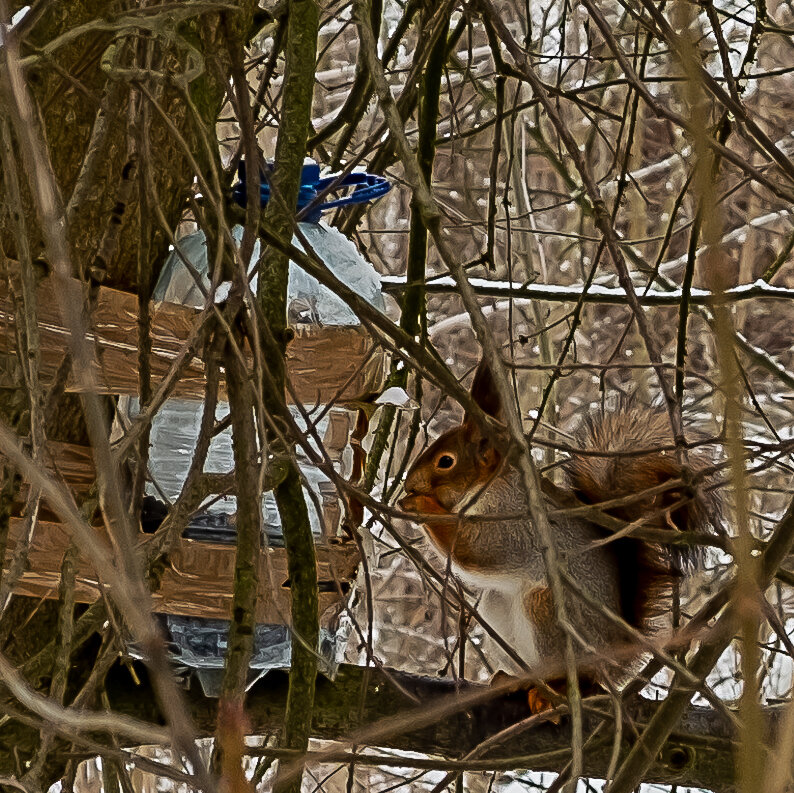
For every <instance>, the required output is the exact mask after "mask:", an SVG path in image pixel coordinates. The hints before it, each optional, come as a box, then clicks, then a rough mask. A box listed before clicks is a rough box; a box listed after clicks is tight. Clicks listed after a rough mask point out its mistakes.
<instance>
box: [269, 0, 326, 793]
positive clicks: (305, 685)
mask: <svg viewBox="0 0 794 793" xmlns="http://www.w3.org/2000/svg"><path fill="white" fill-rule="evenodd" d="M288 14H289V18H288V21H287V37H286V43H285V67H284V88H283V100H282V111H281V124H280V126H279V133H278V140H277V143H276V156H275V170H274V172H273V178H272V183H271V187H272V199H271V201H270V202H269V204H268V207H267V210H266V211H265V214H264V220H263V224H264V225H265V226H266V227H267V229H268V230H269V231H271V232H272V233H273V234H274V235H275V236H276V237H277V238H279V239H280V240H282V241H283V242H285V243H288V242H289V241H290V239H291V238H292V228H293V223H294V216H295V206H296V204H297V199H298V190H299V188H300V175H301V169H302V167H303V158H304V155H305V153H306V141H307V138H308V134H309V121H310V118H311V109H312V96H313V92H314V79H315V78H314V67H315V58H316V52H317V34H318V30H319V9H318V8H317V4H316V3H315V0H291V2H290V4H289V9H288ZM288 275H289V258H288V256H286V255H285V254H283V253H280V252H278V251H277V250H275V249H273V248H272V247H271V248H268V249H267V250H266V251H265V253H264V254H263V257H262V260H261V261H260V267H259V285H258V293H257V301H258V304H259V307H260V309H261V312H262V316H263V317H264V321H265V323H266V328H265V333H264V334H263V336H264V339H263V344H264V347H265V349H266V350H267V351H268V355H267V362H268V365H269V368H270V372H269V373H266V376H265V377H264V378H263V388H264V399H265V408H266V410H267V411H268V412H269V413H270V414H271V415H272V416H278V415H279V414H282V413H283V412H284V411H285V410H286V406H285V404H284V387H285V383H286V369H285V363H284V355H285V352H286V346H287V341H288V328H287V278H288ZM267 375H269V376H267ZM274 495H275V498H276V505H277V506H278V511H279V515H280V516H281V526H282V530H283V532H284V544H285V546H286V549H287V568H288V572H289V577H290V588H291V593H292V606H291V617H292V629H293V633H294V636H293V640H292V661H291V668H290V678H289V691H288V694H287V712H286V716H285V723H284V735H283V745H284V746H285V747H287V748H290V749H300V750H305V749H306V747H307V746H308V742H309V730H310V728H311V717H312V708H313V705H314V689H315V678H316V675H317V667H316V654H315V653H316V648H317V642H318V638H319V625H318V594H317V560H316V557H315V550H314V538H313V536H312V531H311V526H310V524H309V513H308V510H307V508H306V502H305V500H304V497H303V491H302V488H301V480H300V472H299V471H298V466H297V463H296V462H295V461H294V459H292V460H291V461H290V462H289V464H288V466H287V473H286V476H285V478H284V480H283V481H282V482H281V483H280V484H279V485H278V486H277V487H276V488H275V490H274ZM300 786H301V779H300V775H295V776H293V777H292V778H287V777H286V776H285V775H283V774H279V776H278V777H277V779H276V783H275V789H276V790H277V791H281V793H284V792H285V791H295V792H296V793H297V791H299V790H300Z"/></svg>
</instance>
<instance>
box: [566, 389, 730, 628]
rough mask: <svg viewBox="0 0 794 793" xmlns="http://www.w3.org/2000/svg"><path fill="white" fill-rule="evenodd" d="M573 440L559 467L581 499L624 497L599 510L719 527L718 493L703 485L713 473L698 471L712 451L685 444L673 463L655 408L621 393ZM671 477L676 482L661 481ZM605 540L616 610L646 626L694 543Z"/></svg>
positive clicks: (646, 522)
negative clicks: (614, 571)
mask: <svg viewBox="0 0 794 793" xmlns="http://www.w3.org/2000/svg"><path fill="white" fill-rule="evenodd" d="M576 441H577V444H576V445H577V448H578V449H579V450H580V452H574V453H573V454H572V455H571V458H570V460H569V461H568V463H567V464H566V471H567V476H568V482H569V485H570V487H571V489H572V490H573V492H574V493H575V494H576V495H577V496H578V497H579V499H580V500H581V501H583V502H585V503H587V504H598V503H601V502H604V501H615V500H618V499H620V500H622V501H623V502H624V503H622V504H621V505H619V506H614V507H610V508H608V509H607V510H606V511H607V512H608V513H609V514H611V515H614V516H615V517H618V518H621V519H622V520H625V521H627V522H633V521H639V520H642V521H643V524H642V525H643V526H645V527H649V528H664V529H678V530H679V531H697V532H709V533H721V531H722V509H721V499H720V497H719V495H718V494H717V492H716V491H715V490H714V489H713V488H711V487H709V485H711V484H713V477H709V476H706V475H705V473H704V472H705V471H706V469H708V468H710V467H711V466H712V465H713V458H712V455H711V453H710V452H709V451H708V450H707V449H705V448H703V447H698V448H696V449H690V450H687V453H686V462H685V463H680V462H679V461H678V457H677V455H676V451H675V448H674V443H673V435H672V431H671V429H670V421H669V418H668V416H667V413H666V412H664V411H663V410H659V409H652V408H647V407H641V406H638V405H637V404H635V403H633V402H631V401H629V400H624V401H623V402H621V403H620V404H619V405H618V407H617V409H616V410H614V411H608V410H605V411H603V412H601V413H598V414H592V415H590V416H589V417H588V418H587V420H586V421H585V423H584V425H583V426H582V428H581V429H580V431H579V432H578V433H577V436H576ZM674 481H678V482H679V483H678V484H671V486H670V487H669V488H667V489H663V488H662V487H661V486H664V485H665V484H666V483H668V482H671V483H672V482H674ZM654 489H655V490H656V491H657V492H654ZM648 491H651V492H648ZM612 547H613V552H614V553H615V555H616V560H617V564H618V567H619V569H620V571H621V608H622V611H623V617H624V619H626V621H627V622H629V624H631V625H633V626H634V627H636V628H647V626H648V621H649V620H650V619H652V618H653V617H655V616H658V614H659V613H660V612H661V611H662V610H663V609H664V605H665V603H666V602H667V601H668V597H669V593H670V591H671V588H672V583H673V581H674V580H675V579H676V578H677V577H678V576H680V574H681V572H682V571H683V569H684V567H686V566H687V565H690V564H692V563H694V562H696V561H697V560H698V554H699V550H698V548H696V547H694V546H687V545H675V546H669V545H657V544H654V543H650V542H647V541H644V540H639V539H634V538H631V537H627V538H623V539H619V540H616V541H614V542H613V543H612Z"/></svg>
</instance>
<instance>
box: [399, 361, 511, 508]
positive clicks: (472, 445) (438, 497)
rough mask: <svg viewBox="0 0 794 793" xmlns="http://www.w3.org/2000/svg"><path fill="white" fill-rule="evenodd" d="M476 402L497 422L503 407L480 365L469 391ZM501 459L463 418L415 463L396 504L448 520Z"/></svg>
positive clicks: (470, 421) (474, 425)
mask: <svg viewBox="0 0 794 793" xmlns="http://www.w3.org/2000/svg"><path fill="white" fill-rule="evenodd" d="M471 395H472V398H473V399H474V402H475V403H476V404H477V405H478V406H479V407H480V408H481V409H482V410H483V412H485V413H486V414H488V415H489V416H492V417H493V418H495V419H497V420H499V419H500V417H501V404H500V401H499V397H498V395H497V393H496V389H495V388H494V384H493V379H492V377H491V371H490V369H489V368H488V366H487V365H486V364H485V362H481V363H480V366H479V368H478V369H477V374H476V375H475V376H474V382H473V383H472V387H471ZM501 461H502V455H501V454H500V453H499V451H498V450H497V449H496V448H495V447H494V445H493V443H492V442H491V441H490V440H489V439H488V438H487V437H486V436H485V435H484V434H483V432H482V431H481V429H480V427H479V425H478V424H477V422H476V421H474V419H473V418H472V417H471V416H469V415H467V416H465V418H464V419H463V423H462V424H461V425H460V426H458V427H455V428H454V429H452V430H449V432H446V433H444V434H443V435H442V436H441V437H440V438H439V439H438V440H436V441H435V443H433V444H432V445H431V446H430V447H429V448H428V449H426V450H425V451H424V452H422V454H421V455H419V457H418V458H417V459H416V461H415V462H414V464H413V465H412V466H411V469H410V470H409V471H408V476H407V478H406V480H405V492H406V496H405V497H404V498H403V499H401V501H400V502H399V504H400V508H401V509H403V510H405V511H406V512H418V513H437V514H449V513H451V512H455V511H456V506H457V505H458V504H459V503H460V502H461V501H462V500H463V499H465V498H466V497H467V496H470V495H472V496H473V495H475V494H476V493H477V492H478V491H479V490H480V488H482V486H483V485H484V484H486V483H487V482H488V480H489V479H490V478H491V477H492V476H493V474H494V472H495V471H496V469H497V468H498V466H499V464H500V463H501Z"/></svg>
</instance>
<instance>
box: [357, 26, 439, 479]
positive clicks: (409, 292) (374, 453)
mask: <svg viewBox="0 0 794 793" xmlns="http://www.w3.org/2000/svg"><path fill="white" fill-rule="evenodd" d="M446 19H447V25H448V24H449V14H448V13H447V17H446ZM446 57H447V37H446V36H439V37H438V38H437V39H436V41H435V43H434V44H433V47H432V49H431V51H430V55H429V56H428V59H427V66H426V68H425V72H424V76H423V78H422V85H421V88H420V95H419V140H418V143H417V159H418V160H419V168H420V170H421V172H422V174H423V176H424V178H425V180H426V181H427V183H428V184H430V182H431V179H432V176H433V161H434V160H435V156H436V136H437V127H438V108H439V102H440V98H441V76H442V74H443V72H444V63H445V61H446ZM426 264H427V226H426V225H425V223H424V220H423V219H422V213H421V212H420V211H419V206H418V205H417V203H416V199H415V198H413V197H412V198H411V226H410V230H409V238H408V264H407V270H406V289H405V293H404V295H403V304H402V311H401V312H400V327H401V328H402V329H403V330H404V331H405V332H406V333H409V334H410V335H411V336H412V337H413V338H416V337H417V336H418V335H419V333H420V331H421V332H423V331H424V326H425V286H424V284H425V266H426ZM407 381H408V370H407V369H406V368H405V367H402V368H399V369H398V368H397V366H396V364H395V366H394V367H393V368H392V372H391V376H390V378H389V383H388V385H390V386H398V387H400V388H405V385H406V383H407ZM395 412H396V410H395V408H394V407H393V406H392V405H386V406H384V408H383V410H382V411H381V415H380V421H379V423H378V430H377V432H376V434H375V439H374V441H373V443H372V448H371V450H370V455H369V459H368V460H367V470H366V475H365V477H364V489H365V490H371V489H372V486H373V485H374V483H375V479H376V478H377V476H378V470H379V468H380V461H381V457H382V456H383V452H384V450H385V448H386V444H387V443H388V440H389V435H390V434H391V429H392V425H393V424H394V416H395Z"/></svg>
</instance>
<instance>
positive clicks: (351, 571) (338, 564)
mask: <svg viewBox="0 0 794 793" xmlns="http://www.w3.org/2000/svg"><path fill="white" fill-rule="evenodd" d="M22 523H23V522H22V519H21V518H12V519H11V526H10V531H9V542H8V549H7V551H6V559H5V565H4V567H5V569H6V570H7V569H8V565H9V563H10V560H11V557H12V554H13V549H14V546H15V544H16V541H17V539H18V537H19V536H20V533H21V530H22ZM96 531H97V534H98V535H102V534H103V533H104V530H103V529H102V528H100V527H97V528H96ZM149 540H150V535H141V544H146V542H148V541H149ZM68 544H69V537H68V534H67V532H66V530H65V529H64V528H63V526H62V525H61V524H59V523H50V522H47V521H40V522H39V523H38V525H37V526H36V531H35V532H34V536H33V540H32V542H31V546H30V552H29V554H28V570H27V571H26V572H25V573H24V574H23V575H22V578H21V580H20V581H19V582H18V584H17V585H16V587H14V592H15V593H16V594H19V595H26V596H29V597H42V598H55V597H57V594H58V584H59V581H60V566H61V561H62V559H63V555H64V553H65V552H66V549H67V547H68ZM235 554H236V549H235V548H234V546H232V545H220V544H215V543H207V542H199V541H197V540H187V539H184V538H183V539H181V540H180V541H179V542H178V543H177V544H176V547H175V548H174V549H173V550H172V552H171V553H170V554H169V566H168V567H167V569H166V571H165V573H164V574H163V577H162V581H161V584H160V588H159V589H158V591H157V592H155V593H154V595H153V598H154V606H155V611H157V612H159V613H162V614H181V615H183V616H191V617H205V618H215V619H229V618H230V616H231V604H232V581H233V577H234V558H235ZM358 561H359V554H358V549H357V548H356V546H355V544H354V543H351V542H345V543H342V542H339V543H329V544H328V545H320V546H317V567H318V580H319V581H320V582H333V581H335V580H336V581H340V582H348V581H350V579H351V578H352V577H353V576H354V575H355V572H356V568H357V566H358ZM271 581H272V583H273V586H272V587H271ZM287 581H288V576H287V557H286V552H285V550H284V549H283V548H269V549H266V550H264V551H263V552H262V554H261V557H260V567H259V593H258V598H257V615H256V618H257V621H258V622H260V623H267V624H289V614H290V591H289V588H288V587H285V586H284V584H285V583H286V582H287ZM75 596H76V599H77V601H78V602H80V603H92V602H93V601H94V600H96V599H97V598H98V597H99V586H98V583H97V579H96V575H95V574H94V573H93V570H92V567H91V564H90V562H89V561H88V560H86V559H84V558H82V557H80V558H79V559H78V564H77V576H76V586H75ZM338 601H339V595H338V593H337V592H335V591H331V592H320V612H321V613H322V612H323V611H325V610H326V609H328V608H329V607H331V606H333V605H334V604H335V603H338Z"/></svg>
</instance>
